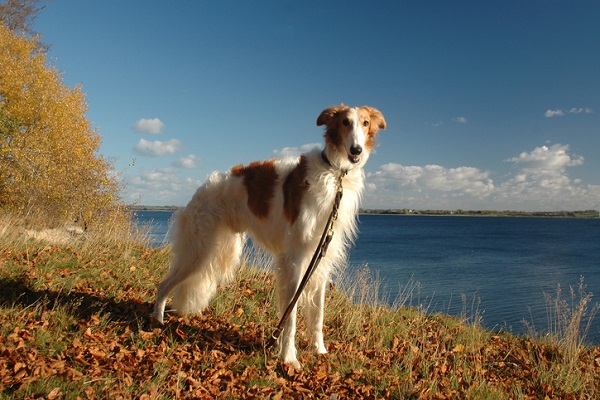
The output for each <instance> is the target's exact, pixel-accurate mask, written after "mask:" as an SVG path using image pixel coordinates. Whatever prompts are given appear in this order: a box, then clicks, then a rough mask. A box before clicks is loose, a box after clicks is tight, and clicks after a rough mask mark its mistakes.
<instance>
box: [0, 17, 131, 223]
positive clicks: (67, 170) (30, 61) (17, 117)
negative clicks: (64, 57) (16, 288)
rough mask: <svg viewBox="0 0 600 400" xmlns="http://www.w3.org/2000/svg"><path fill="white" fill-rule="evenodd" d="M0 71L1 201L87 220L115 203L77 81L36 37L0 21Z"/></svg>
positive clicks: (115, 193) (109, 171)
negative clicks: (49, 62)
mask: <svg viewBox="0 0 600 400" xmlns="http://www.w3.org/2000/svg"><path fill="white" fill-rule="evenodd" d="M0 71H2V73H1V74H0V165H2V169H1V170H0V206H1V207H6V208H9V209H12V210H16V211H20V212H24V213H28V212H31V211H32V210H37V211H38V212H39V213H41V214H44V215H46V216H47V217H50V218H55V219H56V218H58V219H60V220H65V219H68V220H70V221H71V222H72V221H73V220H76V219H77V220H79V222H80V223H82V224H86V223H89V222H90V221H92V220H93V219H94V218H97V217H98V216H99V215H100V214H101V213H103V212H105V211H106V209H107V208H109V207H111V206H113V205H114V202H115V199H117V198H118V192H119V185H118V183H117V181H116V179H115V175H114V174H112V170H113V167H112V165H111V164H110V163H108V162H107V161H106V160H105V159H104V158H103V157H101V156H100V155H97V154H96V153H97V151H98V150H99V148H100V142H101V140H100V136H99V135H98V134H97V132H96V131H95V130H94V129H92V128H91V126H90V123H89V121H88V120H87V118H86V116H85V112H86V110H87V108H88V106H87V103H86V101H85V96H84V94H83V92H82V89H81V86H76V87H75V88H73V89H71V88H69V87H68V86H66V85H65V84H64V83H63V81H62V76H61V75H60V73H59V72H58V70H57V69H56V68H53V67H48V66H46V57H45V54H44V53H43V52H40V51H39V50H38V48H37V41H36V40H31V39H27V38H25V37H22V36H17V35H15V34H13V33H12V32H10V31H9V30H8V29H6V28H5V27H4V26H2V25H1V24H0Z"/></svg>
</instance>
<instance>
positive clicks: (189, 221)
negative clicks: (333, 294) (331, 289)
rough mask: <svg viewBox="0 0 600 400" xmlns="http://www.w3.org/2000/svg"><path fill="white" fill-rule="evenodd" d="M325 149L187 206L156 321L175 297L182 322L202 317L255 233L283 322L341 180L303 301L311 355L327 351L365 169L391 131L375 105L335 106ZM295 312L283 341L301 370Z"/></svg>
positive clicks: (234, 177)
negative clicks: (326, 321) (336, 278)
mask: <svg viewBox="0 0 600 400" xmlns="http://www.w3.org/2000/svg"><path fill="white" fill-rule="evenodd" d="M323 125H324V126H325V134H324V138H325V147H324V149H323V150H321V149H314V150H312V151H309V152H307V153H305V154H302V155H300V156H298V157H295V158H288V159H278V160H268V161H260V162H253V163H251V164H249V165H247V166H244V165H237V166H234V167H233V168H231V170H230V171H228V172H224V173H222V172H221V173H220V172H213V173H212V174H210V175H209V177H208V179H207V181H206V182H205V183H204V184H203V185H202V186H201V187H200V188H199V189H198V190H197V191H196V193H195V194H194V196H193V197H192V199H191V201H190V202H189V203H188V205H187V206H186V207H185V208H183V209H180V210H179V211H178V212H177V213H176V214H175V217H174V220H175V222H174V231H173V242H172V259H171V265H170V269H169V271H168V273H167V275H166V277H165V278H164V280H163V281H162V282H160V284H159V286H158V292H157V296H156V303H155V307H154V313H153V317H154V319H155V320H156V321H158V322H159V323H160V324H163V314H164V310H165V306H166V303H167V297H168V296H169V295H171V293H172V294H173V300H172V305H171V307H172V309H173V311H175V312H176V313H177V314H179V315H187V314H193V313H200V312H201V311H202V310H203V309H204V308H205V307H207V306H208V304H209V302H210V300H211V299H212V298H213V297H214V295H215V292H216V290H217V287H218V286H219V285H222V284H226V283H227V282H229V281H231V280H232V279H233V278H234V276H235V273H236V271H237V269H238V267H239V266H240V256H241V253H242V249H243V246H244V243H245V240H246V235H247V234H249V235H250V236H251V237H252V239H253V241H254V243H257V244H259V245H260V246H262V247H263V248H264V249H266V250H267V251H268V252H270V253H271V254H272V255H273V257H274V261H275V278H276V279H275V280H276V297H277V304H278V312H279V315H280V316H281V315H282V314H283V313H284V311H285V310H286V308H287V307H288V305H289V304H290V301H291V299H292V298H293V297H294V294H295V292H296V289H297V288H298V286H299V285H300V282H301V280H302V278H303V275H304V273H305V271H306V269H307V267H308V265H309V263H310V261H311V258H312V256H313V253H314V251H315V250H316V247H317V245H318V243H319V240H320V236H321V232H322V231H323V229H324V226H325V223H326V221H327V219H328V217H329V213H330V211H331V209H332V206H333V203H334V198H335V196H336V192H337V185H338V180H339V178H340V176H343V179H342V184H343V196H342V198H341V202H340V205H339V210H338V217H337V220H336V221H335V224H334V227H333V229H334V235H333V238H332V239H331V242H330V243H329V247H328V251H327V253H326V254H325V256H324V257H323V259H322V260H321V262H320V264H319V265H318V267H317V269H316V270H315V271H314V273H313V275H312V277H311V278H310V280H309V282H308V284H307V286H306V288H305V291H304V293H303V295H302V296H303V298H302V300H303V304H304V311H305V315H306V323H307V329H308V333H309V336H310V337H311V346H312V349H313V350H314V351H315V352H316V353H317V354H324V353H327V349H326V348H325V344H324V342H323V313H324V303H325V290H326V288H327V284H328V282H329V281H330V278H331V275H332V274H333V273H334V272H335V271H336V270H338V269H340V268H341V267H343V266H344V265H345V262H346V257H347V250H348V247H349V246H350V245H351V244H352V243H353V242H354V240H355V238H356V235H357V224H356V221H357V216H358V210H359V206H360V199H361V193H362V191H363V187H364V172H363V169H362V168H363V166H364V165H365V163H366V162H367V160H368V158H369V155H370V154H371V152H372V151H373V149H374V147H375V139H376V136H377V133H378V131H379V130H380V129H385V128H386V122H385V119H384V117H383V115H382V113H381V112H380V111H378V110H377V109H375V108H372V107H367V106H364V107H348V106H345V105H344V104H342V105H340V106H333V107H330V108H327V109H325V110H323V112H321V114H320V115H319V117H318V118H317V126H323ZM296 308H297V307H294V309H293V312H292V314H291V316H290V318H289V319H288V321H287V322H286V324H285V325H284V329H283V332H282V336H281V337H280V338H279V356H280V358H281V360H282V361H283V362H284V363H286V364H291V365H293V366H294V367H296V368H300V363H299V362H298V359H297V354H296V346H295V334H296V311H297V310H296Z"/></svg>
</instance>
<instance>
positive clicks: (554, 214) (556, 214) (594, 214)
mask: <svg viewBox="0 0 600 400" xmlns="http://www.w3.org/2000/svg"><path fill="white" fill-rule="evenodd" d="M178 208H180V207H177V206H144V205H139V206H138V205H135V206H131V205H130V206H126V209H127V210H129V211H134V212H135V211H155V212H160V211H164V212H174V211H176V210H177V209H178ZM360 214H372V215H414V216H419V215H423V216H468V217H540V218H542V217H544V218H598V211H596V210H578V211H511V210H504V211H496V210H460V209H459V210H410V209H361V210H360Z"/></svg>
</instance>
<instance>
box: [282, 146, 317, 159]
mask: <svg viewBox="0 0 600 400" xmlns="http://www.w3.org/2000/svg"><path fill="white" fill-rule="evenodd" d="M322 148H323V145H322V144H320V143H309V144H304V145H302V146H300V147H284V148H283V149H281V150H273V157H275V158H286V157H296V156H298V155H300V154H302V153H306V152H309V151H311V150H313V149H322Z"/></svg>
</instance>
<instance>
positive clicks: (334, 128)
mask: <svg viewBox="0 0 600 400" xmlns="http://www.w3.org/2000/svg"><path fill="white" fill-rule="evenodd" d="M321 125H325V127H326V130H325V155H326V156H327V158H328V159H329V162H330V163H331V164H332V165H333V166H336V167H338V168H340V169H345V170H350V169H352V168H361V167H363V166H364V165H365V164H366V162H367V159H368V158H369V154H370V153H371V151H372V150H373V148H374V147H375V138H376V135H377V132H378V131H379V130H380V129H385V119H384V118H383V115H382V114H381V112H379V110H376V109H375V108H372V107H367V106H364V107H348V106H345V105H344V104H342V105H340V106H334V107H330V108H328V109H326V110H323V112H321V115H319V118H317V126H321Z"/></svg>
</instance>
